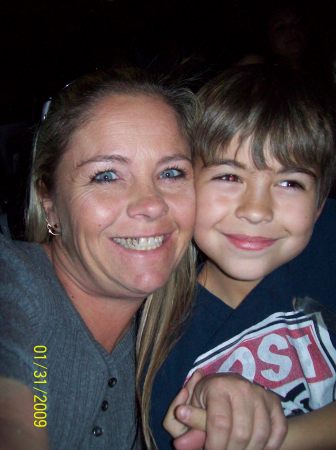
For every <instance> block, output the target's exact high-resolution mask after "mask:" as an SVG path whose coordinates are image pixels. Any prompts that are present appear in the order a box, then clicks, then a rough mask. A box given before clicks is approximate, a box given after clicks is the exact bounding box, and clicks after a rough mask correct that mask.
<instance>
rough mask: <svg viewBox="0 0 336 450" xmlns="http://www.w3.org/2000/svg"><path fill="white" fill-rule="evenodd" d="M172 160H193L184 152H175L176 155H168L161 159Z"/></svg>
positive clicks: (168, 161) (165, 161) (163, 160)
mask: <svg viewBox="0 0 336 450" xmlns="http://www.w3.org/2000/svg"><path fill="white" fill-rule="evenodd" d="M172 161H188V162H190V163H191V162H192V161H191V157H190V156H188V155H184V154H183V153H175V154H174V155H168V156H164V157H163V158H162V159H160V161H159V162H160V163H170V162H172Z"/></svg>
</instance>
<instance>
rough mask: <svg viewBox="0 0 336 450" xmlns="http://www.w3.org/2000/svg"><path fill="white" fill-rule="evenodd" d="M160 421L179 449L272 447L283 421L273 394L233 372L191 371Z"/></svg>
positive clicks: (280, 438)
mask: <svg viewBox="0 0 336 450" xmlns="http://www.w3.org/2000/svg"><path fill="white" fill-rule="evenodd" d="M164 426H165V428H166V430H167V431H168V432H169V433H170V434H171V435H172V436H173V437H174V438H175V439H174V446H175V448H176V449H177V450H199V449H201V448H205V449H206V450H243V449H244V450H262V449H263V450H276V449H278V448H280V446H281V444H282V442H283V440H284V438H285V436H286V433H287V421H286V418H285V416H284V414H283V412H282V408H281V403H280V400H279V398H278V397H277V395H275V394H274V393H272V392H270V391H266V390H265V389H264V388H263V387H261V386H259V385H256V384H253V383H250V382H249V381H248V380H246V379H245V378H243V377H241V376H240V375H236V374H214V375H209V376H204V377H203V376H202V374H201V373H200V372H195V374H194V375H193V376H192V377H191V379H190V380H189V381H188V383H187V384H186V386H185V387H184V388H183V389H182V390H181V391H180V393H179V394H178V396H177V397H176V398H175V400H174V401H173V403H172V404H171V406H170V408H169V410H168V413H167V415H166V418H165V421H164Z"/></svg>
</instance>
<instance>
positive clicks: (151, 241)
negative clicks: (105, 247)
mask: <svg viewBox="0 0 336 450" xmlns="http://www.w3.org/2000/svg"><path fill="white" fill-rule="evenodd" d="M113 241H114V242H115V243H117V244H119V245H121V246H122V247H124V248H128V249H131V250H142V251H144V250H145V251H146V250H154V249H156V248H159V247H161V245H162V243H163V236H151V237H140V238H113Z"/></svg>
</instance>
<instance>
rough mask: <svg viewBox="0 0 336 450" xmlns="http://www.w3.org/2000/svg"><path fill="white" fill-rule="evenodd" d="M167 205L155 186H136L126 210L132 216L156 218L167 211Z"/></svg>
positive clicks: (148, 218)
mask: <svg viewBox="0 0 336 450" xmlns="http://www.w3.org/2000/svg"><path fill="white" fill-rule="evenodd" d="M168 209H169V208H168V205H167V203H166V201H165V199H164V197H163V196H162V194H161V193H160V192H158V190H157V189H155V186H142V187H141V186H138V187H137V188H135V189H134V192H133V195H132V198H131V199H130V201H129V204H128V208H127V212H128V215H129V216H130V217H133V218H137V217H139V218H141V217H143V218H146V219H147V220H154V219H157V218H159V217H161V216H163V215H165V214H167V212H168Z"/></svg>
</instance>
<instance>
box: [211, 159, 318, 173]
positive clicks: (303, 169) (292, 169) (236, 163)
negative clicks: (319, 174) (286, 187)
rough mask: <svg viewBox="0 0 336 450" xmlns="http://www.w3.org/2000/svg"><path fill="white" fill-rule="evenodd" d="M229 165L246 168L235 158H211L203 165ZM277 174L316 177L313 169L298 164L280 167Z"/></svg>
mask: <svg viewBox="0 0 336 450" xmlns="http://www.w3.org/2000/svg"><path fill="white" fill-rule="evenodd" d="M221 165H225V166H230V167H238V168H239V169H246V165H245V164H243V163H241V162H239V161H237V160H235V159H213V160H212V161H211V162H209V163H205V167H214V166H221ZM277 173H278V174H279V175H281V174H291V173H304V174H306V175H309V176H311V177H313V178H316V173H315V171H314V170H313V169H307V168H306V167H300V166H294V165H293V166H288V167H282V168H281V169H279V170H278V171H277Z"/></svg>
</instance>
